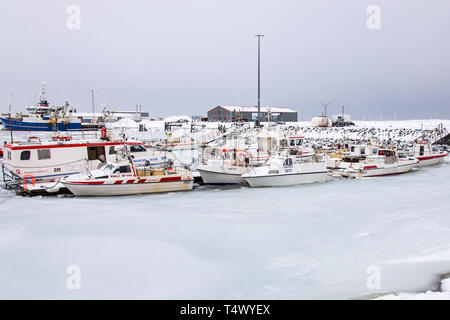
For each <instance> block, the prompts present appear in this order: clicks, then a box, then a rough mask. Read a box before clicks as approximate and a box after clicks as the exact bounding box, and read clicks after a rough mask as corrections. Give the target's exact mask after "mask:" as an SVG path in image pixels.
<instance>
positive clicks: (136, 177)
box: [60, 161, 194, 196]
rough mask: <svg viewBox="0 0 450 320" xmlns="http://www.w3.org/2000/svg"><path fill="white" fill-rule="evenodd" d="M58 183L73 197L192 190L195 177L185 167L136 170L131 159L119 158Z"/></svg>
mask: <svg viewBox="0 0 450 320" xmlns="http://www.w3.org/2000/svg"><path fill="white" fill-rule="evenodd" d="M60 183H61V184H63V185H64V186H65V187H66V188H67V189H69V190H70V192H72V193H73V194H74V195H75V196H121V195H133V194H146V193H159V192H173V191H186V190H191V189H192V188H193V185H194V179H193V178H192V174H191V173H190V171H188V170H178V169H171V168H168V169H155V168H151V167H142V168H139V169H138V168H135V167H134V166H133V163H132V162H131V161H122V162H119V163H107V164H105V165H104V166H103V167H101V168H100V169H97V170H93V171H87V172H85V173H81V174H77V175H73V176H69V177H65V178H63V179H62V180H61V181H60Z"/></svg>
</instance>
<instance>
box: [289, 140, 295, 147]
mask: <svg viewBox="0 0 450 320" xmlns="http://www.w3.org/2000/svg"><path fill="white" fill-rule="evenodd" d="M289 145H290V146H291V147H293V146H295V140H294V139H291V140H289Z"/></svg>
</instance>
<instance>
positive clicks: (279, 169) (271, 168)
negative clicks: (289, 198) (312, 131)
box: [242, 156, 329, 187]
mask: <svg viewBox="0 0 450 320" xmlns="http://www.w3.org/2000/svg"><path fill="white" fill-rule="evenodd" d="M242 178H243V179H244V180H245V181H246V182H247V183H248V184H249V185H250V187H276V186H291V185H297V184H305V183H314V182H325V181H327V180H329V175H328V169H327V167H326V162H325V161H323V160H321V159H318V158H317V157H315V156H314V157H308V158H305V157H300V158H299V157H296V156H285V157H281V156H274V157H271V158H270V159H269V160H268V161H267V163H266V164H265V165H263V166H260V167H256V168H253V169H252V170H251V171H250V172H249V173H246V174H243V175H242Z"/></svg>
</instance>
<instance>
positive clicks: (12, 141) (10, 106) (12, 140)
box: [9, 93, 14, 144]
mask: <svg viewBox="0 0 450 320" xmlns="http://www.w3.org/2000/svg"><path fill="white" fill-rule="evenodd" d="M12 103H13V94H12V93H11V95H10V101H9V132H10V134H11V144H13V143H14V138H13V130H12V124H11V108H12Z"/></svg>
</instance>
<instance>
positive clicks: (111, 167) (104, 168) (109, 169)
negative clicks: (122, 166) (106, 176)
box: [102, 163, 114, 173]
mask: <svg viewBox="0 0 450 320" xmlns="http://www.w3.org/2000/svg"><path fill="white" fill-rule="evenodd" d="M112 169H114V166H113V165H112V164H111V163H107V164H105V165H104V166H103V167H102V170H103V171H105V172H106V173H110V172H111V171H112Z"/></svg>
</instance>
